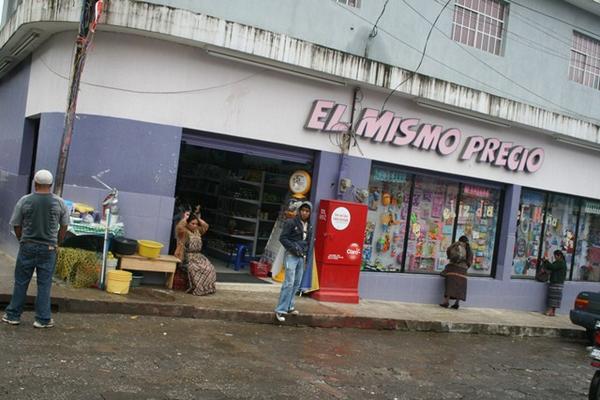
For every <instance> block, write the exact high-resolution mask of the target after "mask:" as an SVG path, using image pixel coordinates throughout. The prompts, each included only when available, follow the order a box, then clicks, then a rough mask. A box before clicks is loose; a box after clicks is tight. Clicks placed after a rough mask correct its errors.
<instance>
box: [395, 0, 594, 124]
mask: <svg viewBox="0 0 600 400" xmlns="http://www.w3.org/2000/svg"><path fill="white" fill-rule="evenodd" d="M401 1H402V2H403V3H404V4H406V5H407V6H408V8H410V9H411V10H412V11H413V12H415V13H416V14H417V15H419V16H420V17H421V18H422V19H424V20H425V21H426V22H427V23H429V24H431V26H432V28H435V29H436V30H437V31H438V32H440V33H441V34H442V35H444V36H445V37H447V38H448V39H450V41H451V42H452V43H454V44H455V45H456V46H458V47H459V48H460V49H461V50H462V51H464V52H465V53H467V54H468V55H469V56H470V57H471V58H473V59H474V60H476V61H477V62H479V63H481V64H483V65H485V66H486V67H488V68H489V69H490V70H492V71H494V72H496V73H497V74H498V75H500V76H501V77H503V78H504V79H506V80H507V81H509V82H512V83H513V84H515V85H516V86H518V87H520V88H521V89H523V90H524V91H526V92H527V93H530V94H532V95H533V96H535V97H538V98H540V99H542V100H544V101H546V102H547V103H549V104H552V105H554V106H555V107H558V108H559V109H560V110H563V111H566V112H569V113H571V114H573V115H577V116H579V117H582V118H586V119H591V120H594V121H596V119H595V118H592V117H590V116H587V115H583V114H580V113H578V112H577V111H574V110H571V109H569V108H566V107H563V106H562V105H560V104H558V103H555V102H554V101H552V100H549V99H547V98H545V97H544V96H542V95H539V94H537V93H535V92H534V91H533V90H531V89H529V88H528V87H526V86H524V85H522V84H521V83H519V82H516V81H514V80H513V79H511V78H510V77H508V76H507V75H505V74H504V73H503V72H501V71H499V70H498V69H496V68H494V67H493V66H492V65H490V64H488V63H487V62H485V61H483V60H482V59H480V58H479V57H477V56H476V55H474V54H473V53H471V52H470V51H469V50H467V49H466V48H464V47H463V46H461V45H460V44H459V43H458V42H456V41H455V40H453V39H452V38H451V37H450V36H448V35H447V34H446V32H444V31H442V30H441V29H439V28H437V27H436V26H435V23H433V24H432V23H431V22H430V21H429V20H428V19H427V17H425V16H424V15H423V14H421V13H420V12H419V11H418V10H416V9H415V8H414V7H413V6H411V5H410V4H409V3H408V2H407V1H406V0H401Z"/></svg>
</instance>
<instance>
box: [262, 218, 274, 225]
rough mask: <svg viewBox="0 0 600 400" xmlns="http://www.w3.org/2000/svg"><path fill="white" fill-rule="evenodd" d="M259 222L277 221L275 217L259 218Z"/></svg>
mask: <svg viewBox="0 0 600 400" xmlns="http://www.w3.org/2000/svg"><path fill="white" fill-rule="evenodd" d="M259 221H260V222H270V223H272V224H274V223H275V222H277V220H276V219H259Z"/></svg>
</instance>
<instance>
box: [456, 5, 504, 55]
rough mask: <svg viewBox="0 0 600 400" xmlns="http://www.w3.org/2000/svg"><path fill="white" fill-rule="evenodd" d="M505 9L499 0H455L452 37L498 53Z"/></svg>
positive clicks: (500, 45) (499, 52)
mask: <svg viewBox="0 0 600 400" xmlns="http://www.w3.org/2000/svg"><path fill="white" fill-rule="evenodd" d="M507 11H508V8H507V7H506V5H505V4H504V3H503V2H501V1H499V0H456V3H455V5H454V22H453V27H452V39H453V40H456V41H457V42H460V43H463V44H466V45H468V46H472V47H475V48H478V49H480V50H483V51H487V52H490V53H492V54H496V55H500V54H501V52H502V36H503V33H504V21H505V20H506V14H507Z"/></svg>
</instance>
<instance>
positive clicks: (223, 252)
mask: <svg viewBox="0 0 600 400" xmlns="http://www.w3.org/2000/svg"><path fill="white" fill-rule="evenodd" d="M206 249H207V250H208V251H214V252H215V253H219V254H223V255H224V256H228V257H229V256H231V253H228V252H226V251H225V250H221V249H214V248H212V247H210V246H207V247H206Z"/></svg>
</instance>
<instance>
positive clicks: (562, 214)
mask: <svg viewBox="0 0 600 400" xmlns="http://www.w3.org/2000/svg"><path fill="white" fill-rule="evenodd" d="M578 213H579V199H578V198H576V197H572V196H565V195H559V194H550V195H549V198H548V207H547V209H546V224H545V227H544V245H543V248H542V259H544V258H545V259H547V260H553V253H554V251H555V250H560V251H562V252H563V254H564V255H565V261H566V263H567V276H569V275H570V269H571V265H572V264H573V255H574V250H575V232H576V229H577V215H578Z"/></svg>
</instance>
